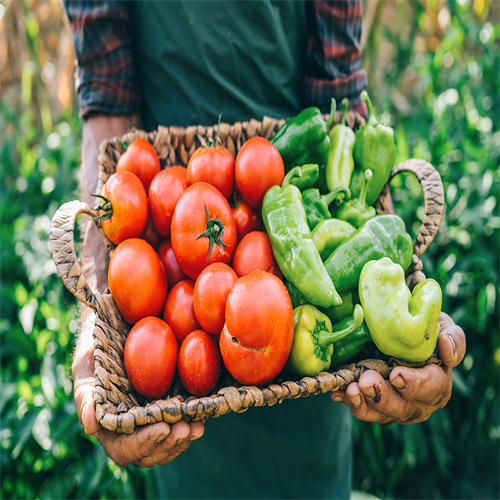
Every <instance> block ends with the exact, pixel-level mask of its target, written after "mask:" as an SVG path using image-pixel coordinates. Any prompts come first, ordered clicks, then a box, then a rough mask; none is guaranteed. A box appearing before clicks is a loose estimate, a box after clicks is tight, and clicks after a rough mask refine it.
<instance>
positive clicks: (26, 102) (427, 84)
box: [0, 0, 500, 499]
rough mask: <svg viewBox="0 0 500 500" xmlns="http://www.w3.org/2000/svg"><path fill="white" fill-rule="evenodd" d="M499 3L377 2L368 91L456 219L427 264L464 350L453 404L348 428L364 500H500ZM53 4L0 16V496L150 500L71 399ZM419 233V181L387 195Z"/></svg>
mask: <svg viewBox="0 0 500 500" xmlns="http://www.w3.org/2000/svg"><path fill="white" fill-rule="evenodd" d="M499 23H500V2H499V1H498V0H493V1H492V0H456V1H450V2H443V1H438V0H429V1H425V2H424V1H396V0H382V1H377V0H368V1H367V2H366V3H365V20H364V30H363V46H364V62H363V66H364V67H365V68H366V70H367V72H368V91H369V93H370V95H371V97H372V100H373V102H374V105H375V107H376V109H377V110H378V112H379V116H380V117H381V120H382V121H383V122H384V123H386V124H389V125H391V126H392V127H394V129H395V132H396V134H395V135H396V139H397V163H398V162H400V161H403V160H405V159H407V158H409V157H415V158H423V159H425V160H428V161H430V162H431V163H432V164H433V165H435V166H436V167H437V168H438V169H439V171H440V173H441V176H442V180H443V183H444V188H445V193H446V205H447V210H446V215H445V219H444V220H443V223H442V226H441V229H440V231H439V234H438V236H437V239H436V240H435V241H434V243H433V244H432V245H431V247H430V248H429V250H428V251H427V253H426V254H425V255H424V258H423V262H424V270H425V272H426V274H427V276H428V277H432V278H434V279H436V280H437V281H438V282H439V283H440V284H441V286H442V288H443V291H444V303H443V309H444V310H445V311H447V312H448V313H449V314H451V316H452V317H453V318H454V320H455V321H456V322H457V323H458V324H460V325H461V326H462V327H463V329H464V330H465V332H466V335H467V355H466V357H465V359H464V361H463V363H462V364H461V366H460V367H459V368H458V369H456V370H454V391H453V395H452V398H451V400H450V402H449V404H448V405H447V406H446V407H445V408H444V409H443V410H440V411H438V412H435V413H434V414H433V415H432V416H431V418H430V419H429V420H428V421H427V422H425V423H424V424H421V425H410V426H399V425H391V426H379V425H372V424H365V423H362V422H358V421H356V422H355V426H354V443H355V456H354V463H355V468H354V471H355V472H354V489H356V490H359V491H362V492H367V493H371V494H373V495H376V496H378V497H380V498H411V499H416V498H425V499H429V498H453V499H458V498H474V499H479V498H481V499H487V498H499V494H500V491H499V468H500V463H499V444H500V441H499V438H500V421H499V373H500V371H499V367H500V347H499V306H498V303H499V300H498V284H499V279H498V273H499V227H500V213H499V210H498V202H499V186H500V183H499V170H498V167H499V158H500V132H499V109H500V102H499V97H500V89H499V71H500V61H499V54H500V24H499ZM74 58H75V56H74V52H73V47H72V43H71V37H70V34H69V32H68V28H67V24H66V21H65V18H64V11H63V7H62V3H61V2H60V0H44V1H41V0H40V1H37V0H14V1H9V0H2V3H0V68H1V76H0V79H1V86H0V172H1V175H0V177H1V182H0V194H1V205H0V210H1V212H0V213H1V247H0V255H1V284H2V286H1V318H0V341H1V351H0V352H1V391H0V417H1V424H0V446H1V472H2V478H1V496H2V498H19V499H21V498H42V499H44V498H47V499H54V498H137V497H139V498H154V497H155V496H156V491H155V486H154V482H153V481H152V480H151V477H150V475H149V474H148V473H147V472H145V471H143V470H140V469H135V468H129V469H126V470H121V469H119V468H118V467H117V466H116V465H114V463H113V462H112V461H111V460H110V459H108V458H107V456H106V455H105V454H104V452H103V451H102V448H101V447H100V446H99V445H98V443H97V441H96V439H95V438H90V437H87V436H86V435H85V434H84V433H83V431H82V428H81V426H80V424H79V422H78V418H77V415H76V412H75V408H74V405H73V402H72V396H71V393H72V383H71V379H70V365H71V358H72V351H73V349H74V343H75V335H76V333H77V330H78V305H77V303H76V300H75V299H74V298H73V297H72V296H71V295H70V294H69V293H68V292H66V291H65V289H64V288H63V286H62V282H61V280H60V279H59V277H58V276H57V274H56V271H55V267H54V265H53V262H52V259H51V256H50V252H49V244H48V231H49V226H50V220H51V218H52V216H53V214H54V213H55V211H56V209H57V208H58V207H59V206H60V205H61V204H62V203H64V202H66V201H69V200H73V199H78V198H80V194H79V192H78V178H79V159H80V142H81V127H82V123H81V121H80V120H79V119H78V109H77V104H76V97H75V92H74V77H73V73H74ZM392 188H393V198H394V201H395V208H396V212H397V213H398V214H400V215H401V216H402V217H403V218H404V220H405V222H406V225H407V228H408V229H409V231H410V232H411V233H412V235H415V234H416V232H417V231H418V228H419V226H420V222H421V218H422V212H423V204H422V195H421V190H420V186H419V185H418V182H417V181H416V180H415V179H414V178H413V177H412V176H402V177H401V176H399V177H398V178H396V179H395V180H394V181H393V183H392Z"/></svg>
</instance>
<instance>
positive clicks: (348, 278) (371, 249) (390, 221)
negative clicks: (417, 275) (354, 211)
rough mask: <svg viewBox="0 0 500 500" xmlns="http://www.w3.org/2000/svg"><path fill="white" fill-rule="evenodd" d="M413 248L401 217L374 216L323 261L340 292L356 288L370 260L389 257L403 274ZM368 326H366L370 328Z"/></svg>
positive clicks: (408, 263) (391, 215) (407, 266)
mask: <svg viewBox="0 0 500 500" xmlns="http://www.w3.org/2000/svg"><path fill="white" fill-rule="evenodd" d="M412 255H413V245H412V242H411V238H410V235H409V234H408V233H407V232H406V229H405V224H404V222H403V220H402V219H401V218H399V217H398V216H397V215H393V214H384V215H377V216H375V217H373V218H371V219H369V220H367V221H366V222H365V223H364V224H363V225H362V226H361V227H359V229H357V230H356V231H355V232H354V233H352V234H351V236H348V237H347V238H346V239H345V240H344V241H343V242H342V243H341V244H340V245H339V246H338V247H337V249H336V250H335V251H334V252H333V253H332V255H330V257H329V258H328V260H327V261H326V262H325V267H326V270H327V271H328V274H329V276H330V278H331V279H332V281H333V283H334V284H335V288H336V289H337V291H338V292H339V293H342V292H345V291H348V290H353V289H355V288H357V287H358V281H359V276H360V274H361V270H362V269H363V266H364V265H365V264H366V263H367V262H369V261H370V260H378V259H381V258H382V257H389V258H390V259H392V261H393V262H396V263H397V264H399V265H401V266H402V267H403V269H404V270H405V272H406V271H407V270H408V268H409V267H410V264H411V259H412ZM369 326H370V325H368V327H369Z"/></svg>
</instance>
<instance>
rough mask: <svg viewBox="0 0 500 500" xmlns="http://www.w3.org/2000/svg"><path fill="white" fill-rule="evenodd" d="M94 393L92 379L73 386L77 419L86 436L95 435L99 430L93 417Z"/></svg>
mask: <svg viewBox="0 0 500 500" xmlns="http://www.w3.org/2000/svg"><path fill="white" fill-rule="evenodd" d="M94 393H95V379H94V378H88V379H84V380H79V381H78V382H77V383H76V384H75V389H74V394H75V405H76V409H77V413H78V417H79V419H80V422H81V423H82V425H83V428H84V430H85V433H86V434H88V435H93V434H95V433H96V432H97V431H98V430H99V429H100V428H101V425H100V424H99V422H97V420H96V416H95V408H94Z"/></svg>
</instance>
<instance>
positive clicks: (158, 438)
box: [156, 432, 168, 443]
mask: <svg viewBox="0 0 500 500" xmlns="http://www.w3.org/2000/svg"><path fill="white" fill-rule="evenodd" d="M167 436H168V434H167V433H166V432H162V433H161V434H160V435H159V436H158V437H157V438H156V442H157V443H161V442H162V441H163V440H164V439H165V438H166V437H167Z"/></svg>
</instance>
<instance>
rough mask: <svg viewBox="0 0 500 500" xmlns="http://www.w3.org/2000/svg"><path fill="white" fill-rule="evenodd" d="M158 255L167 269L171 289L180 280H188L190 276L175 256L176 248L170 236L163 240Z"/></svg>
mask: <svg viewBox="0 0 500 500" xmlns="http://www.w3.org/2000/svg"><path fill="white" fill-rule="evenodd" d="M157 252H158V257H160V260H161V263H162V264H163V267H164V269H165V274H166V275H167V282H168V286H169V288H170V289H172V288H173V287H174V286H175V285H177V283H179V281H183V280H187V279H188V276H187V275H186V274H185V273H184V271H183V270H182V268H181V266H179V263H178V262H177V259H176V258H175V254H174V249H173V248H172V242H171V241H170V238H167V239H166V240H163V241H162V242H161V243H160V246H159V247H158V250H157Z"/></svg>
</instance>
